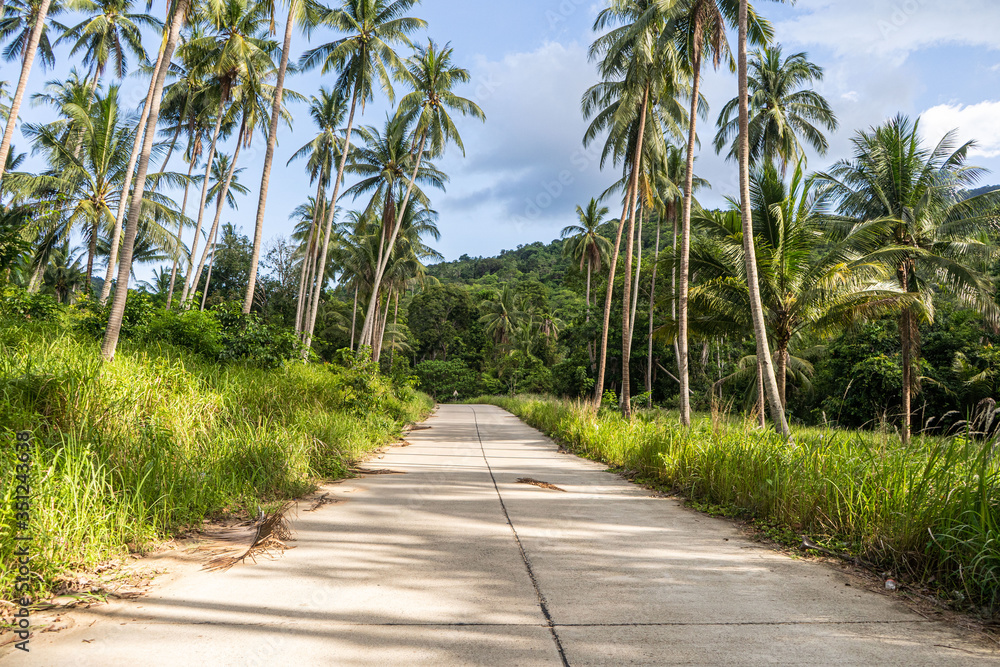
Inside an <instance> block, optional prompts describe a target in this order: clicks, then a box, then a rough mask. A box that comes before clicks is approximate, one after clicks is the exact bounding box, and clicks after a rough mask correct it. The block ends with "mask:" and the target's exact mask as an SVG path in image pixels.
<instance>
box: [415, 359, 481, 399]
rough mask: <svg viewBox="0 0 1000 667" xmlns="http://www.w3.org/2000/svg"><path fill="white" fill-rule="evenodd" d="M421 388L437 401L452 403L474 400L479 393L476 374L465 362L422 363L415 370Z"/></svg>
mask: <svg viewBox="0 0 1000 667" xmlns="http://www.w3.org/2000/svg"><path fill="white" fill-rule="evenodd" d="M413 370H414V372H415V373H416V375H417V378H418V379H419V380H420V384H419V387H420V388H421V389H422V390H423V391H425V392H427V393H428V394H430V395H431V396H433V397H434V398H435V399H439V400H444V401H450V400H453V399H455V398H456V396H455V392H458V396H457V398H458V399H466V398H472V397H473V396H475V395H476V394H477V393H479V382H478V380H477V378H476V373H475V372H474V371H473V370H472V369H471V368H469V367H468V365H466V363H465V362H464V361H460V360H455V361H430V360H429V361H421V362H420V363H419V364H417V366H416V368H414V369H413Z"/></svg>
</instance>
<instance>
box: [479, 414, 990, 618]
mask: <svg viewBox="0 0 1000 667" xmlns="http://www.w3.org/2000/svg"><path fill="white" fill-rule="evenodd" d="M481 402H486V403H492V404H494V405H498V406H500V407H502V408H504V409H506V410H508V411H510V412H512V413H514V414H515V415H517V416H518V417H520V418H522V419H524V420H525V421H526V422H527V423H529V424H531V425H532V426H534V427H536V428H538V429H540V430H541V431H543V432H545V433H546V434H548V435H550V436H552V437H554V438H555V439H556V440H558V441H559V442H560V443H562V444H563V445H564V446H566V447H567V448H569V449H571V450H572V451H574V452H576V453H578V454H581V455H583V456H586V457H589V458H593V459H596V460H599V461H602V462H604V463H607V464H609V465H611V466H613V467H617V468H622V469H626V470H629V471H633V472H634V473H635V474H636V475H637V477H638V478H639V479H640V480H642V481H646V482H649V483H652V484H655V485H658V486H660V487H667V488H670V489H672V490H674V491H677V492H679V493H681V494H683V495H685V496H686V497H688V498H690V499H691V500H692V501H694V502H695V503H700V504H703V505H708V506H712V507H716V508H725V511H726V512H727V513H728V514H730V515H740V516H743V517H746V518H750V519H754V520H755V521H757V522H758V523H759V524H760V525H762V526H766V527H768V528H770V529H772V530H779V531H788V530H791V531H794V533H795V534H796V535H801V536H810V537H811V538H812V539H814V540H815V541H817V542H820V543H823V544H826V545H828V546H831V547H833V548H836V549H841V550H845V551H849V552H851V553H853V554H856V555H859V556H861V557H863V558H865V559H866V560H868V561H869V562H871V563H873V564H875V565H876V566H878V567H879V568H880V569H884V570H891V571H893V572H895V573H896V576H899V575H903V577H904V579H905V580H909V581H910V582H917V581H921V582H929V583H931V584H933V586H934V587H935V588H936V589H938V590H939V591H941V592H942V593H943V594H945V595H947V596H948V597H950V598H952V599H954V600H956V601H965V602H968V603H971V604H973V605H976V607H977V608H978V610H979V611H985V612H990V613H993V612H996V611H997V610H998V609H1000V527H998V524H1000V521H998V519H1000V461H998V459H997V457H996V456H995V452H996V449H997V447H998V446H1000V443H998V442H995V441H990V442H984V441H980V440H974V439H970V438H965V437H954V438H949V439H945V438H927V439H923V438H917V439H914V441H913V442H912V443H911V445H910V446H909V447H905V448H904V447H902V446H901V445H900V444H899V441H898V440H895V439H894V438H892V436H891V435H889V434H884V433H883V434H880V433H871V432H851V431H837V430H824V429H817V428H803V429H797V430H796V431H795V433H794V444H791V443H788V442H786V441H784V440H783V439H782V438H781V437H780V436H778V435H777V434H775V433H773V432H771V431H760V430H757V429H754V428H753V427H752V426H751V425H750V424H748V423H746V422H742V421H736V420H719V419H715V420H714V421H713V420H712V419H711V418H709V417H707V416H706V417H702V418H699V419H698V420H696V422H695V424H694V425H693V426H692V427H691V429H690V430H686V429H683V428H681V427H680V425H679V423H678V420H677V417H676V415H673V416H671V415H669V414H666V413H662V412H658V411H644V412H640V413H639V414H638V415H637V416H636V417H635V418H634V419H632V420H631V421H626V420H624V419H622V418H621V417H620V416H619V415H618V413H616V412H612V411H601V412H600V413H599V414H595V412H594V410H593V409H592V408H591V407H589V406H587V405H585V404H582V403H571V402H568V401H559V400H556V399H550V398H542V397H514V398H496V397H493V398H484V399H481ZM786 534H787V533H786Z"/></svg>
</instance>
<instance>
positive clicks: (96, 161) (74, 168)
mask: <svg viewBox="0 0 1000 667" xmlns="http://www.w3.org/2000/svg"><path fill="white" fill-rule="evenodd" d="M120 109H121V104H120V99H119V88H118V86H111V87H110V88H109V89H108V92H107V94H105V95H101V94H99V93H98V94H97V96H96V98H95V99H94V101H93V103H89V102H86V101H81V102H70V103H67V104H65V105H64V106H63V109H62V112H63V113H64V114H66V115H68V116H70V117H71V118H73V121H74V125H75V126H76V127H77V128H78V137H77V138H78V141H76V142H73V143H74V144H75V146H71V145H70V144H69V143H67V142H66V141H65V140H64V135H63V134H62V133H60V132H59V130H58V127H53V126H52V125H31V124H28V125H26V126H25V128H24V130H25V134H26V135H27V136H28V137H30V138H31V139H32V140H33V141H34V142H35V144H36V146H37V147H38V148H39V149H40V150H42V151H44V152H45V153H46V154H47V155H48V159H49V163H50V165H51V168H50V169H49V170H48V171H47V172H44V173H43V174H40V175H38V176H32V175H19V174H12V175H11V182H12V185H13V186H14V187H15V188H18V189H19V190H21V191H22V192H24V193H28V192H30V193H31V194H32V195H34V197H35V198H37V199H40V200H41V201H42V202H43V203H44V201H45V200H44V197H45V193H54V194H55V195H56V196H57V198H58V199H59V201H60V204H61V207H62V211H63V212H64V214H65V219H64V222H63V227H62V232H61V233H62V234H64V235H65V236H66V237H67V238H68V236H69V234H70V232H71V231H72V230H73V229H74V227H75V226H76V224H77V223H83V230H82V231H83V236H84V238H85V239H86V240H87V241H88V252H87V264H86V267H87V273H86V283H87V284H88V285H89V284H90V276H91V275H92V272H93V267H94V258H95V256H96V254H97V244H98V239H99V236H100V235H101V233H103V232H106V231H107V232H110V230H111V228H112V226H113V225H114V215H113V214H112V207H117V206H118V200H119V198H120V197H121V192H122V183H123V182H125V181H127V180H128V178H129V176H130V174H128V173H127V171H126V164H127V152H126V151H127V150H128V149H129V148H130V147H131V145H132V139H133V135H134V132H135V126H134V118H129V117H128V116H124V115H122V114H121V113H120ZM182 178H183V177H181V176H180V175H178V174H163V175H161V177H160V178H159V179H157V182H173V183H178V182H179V181H180V180H181V179H182ZM142 207H143V211H142V216H143V223H144V224H145V225H146V226H147V227H148V228H149V230H150V233H151V234H153V236H154V238H155V240H156V242H157V243H159V244H160V245H161V247H165V246H168V245H172V244H171V243H169V242H168V241H167V240H166V238H165V237H167V236H169V233H168V232H167V231H166V229H165V228H164V227H163V226H162V224H161V223H163V224H172V223H173V222H174V221H175V220H176V211H174V204H173V202H172V201H170V200H169V199H168V198H166V197H164V196H163V195H161V194H159V193H158V192H156V184H155V183H154V184H153V185H152V187H150V188H149V189H148V190H146V191H145V193H144V197H143V200H142Z"/></svg>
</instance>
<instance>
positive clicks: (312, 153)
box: [288, 87, 347, 333]
mask: <svg viewBox="0 0 1000 667" xmlns="http://www.w3.org/2000/svg"><path fill="white" fill-rule="evenodd" d="M346 115H347V100H346V99H345V98H344V96H343V95H342V94H341V93H340V92H338V91H329V90H327V89H326V88H323V87H320V89H319V97H316V96H313V97H312V101H311V103H310V105H309V116H310V117H311V118H312V119H313V123H315V124H316V126H317V127H318V128H319V133H317V134H316V136H315V137H313V138H312V139H311V140H310V141H309V142H308V143H306V144H305V145H304V146H302V147H301V148H299V149H298V150H297V151H295V153H293V154H292V157H291V158H289V159H288V164H291V163H292V161H294V160H298V159H301V158H306V159H307V171H308V172H309V181H310V183H311V182H313V181H315V182H316V197H315V198H314V199H313V200H312V202H313V204H312V206H311V207H310V210H309V212H310V214H311V215H312V218H311V221H310V224H309V228H308V230H307V231H306V233H305V237H304V238H302V239H299V240H300V241H303V242H305V248H306V251H305V256H304V258H303V262H302V266H301V268H300V275H299V295H298V306H297V308H296V315H295V332H296V333H301V332H302V330H303V328H304V327H303V320H304V318H305V316H306V314H307V313H309V312H310V308H309V305H308V304H309V300H310V299H311V298H312V296H313V290H312V289H310V285H311V284H312V271H313V270H314V269H315V267H316V247H317V242H318V239H319V233H320V225H321V223H322V222H323V221H324V220H326V217H325V215H324V213H325V211H326V188H327V187H329V185H330V179H331V177H332V174H333V165H334V162H335V160H337V159H338V155H339V151H340V144H339V138H338V136H337V131H338V129H339V128H340V126H341V124H342V123H343V122H344V116H346ZM298 211H299V209H296V211H293V212H292V215H291V217H292V218H294V219H301V215H302V213H301V212H298Z"/></svg>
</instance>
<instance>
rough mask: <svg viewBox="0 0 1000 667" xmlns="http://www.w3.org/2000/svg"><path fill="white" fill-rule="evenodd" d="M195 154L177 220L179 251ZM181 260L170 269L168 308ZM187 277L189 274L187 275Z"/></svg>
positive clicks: (172, 300) (172, 299)
mask: <svg viewBox="0 0 1000 667" xmlns="http://www.w3.org/2000/svg"><path fill="white" fill-rule="evenodd" d="M194 163H195V159H194V155H192V156H191V162H190V164H188V173H187V175H188V181H187V182H186V183H184V199H183V200H182V202H181V217H180V219H179V220H178V221H177V249H178V251H179V250H180V249H181V248H183V247H184V246H183V244H182V241H181V237H182V236H183V234H184V214H185V213H187V204H188V190H189V189H190V185H191V172H192V171H194ZM179 261H180V259H179V258H174V267H173V268H172V269H171V270H170V290H169V291H168V292H167V310H170V307H171V305H172V304H173V302H174V284H175V282H176V280H177V264H178V262H179ZM185 278H187V276H185Z"/></svg>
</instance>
